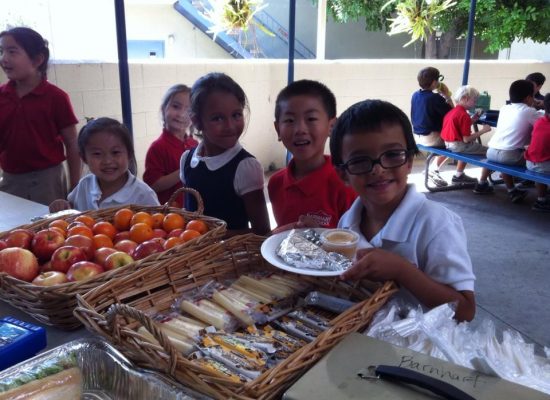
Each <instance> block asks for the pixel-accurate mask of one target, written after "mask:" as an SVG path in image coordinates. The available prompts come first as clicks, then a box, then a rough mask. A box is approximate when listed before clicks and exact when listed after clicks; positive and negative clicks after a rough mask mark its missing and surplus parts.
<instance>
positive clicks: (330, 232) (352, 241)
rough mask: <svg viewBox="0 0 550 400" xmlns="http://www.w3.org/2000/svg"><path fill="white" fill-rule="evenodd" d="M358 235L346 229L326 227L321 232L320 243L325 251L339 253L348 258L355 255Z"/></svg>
mask: <svg viewBox="0 0 550 400" xmlns="http://www.w3.org/2000/svg"><path fill="white" fill-rule="evenodd" d="M358 242H359V235H358V234H357V233H355V232H353V231H350V230H347V229H327V230H326V231H323V232H322V233H321V244H322V247H323V249H324V250H325V251H327V252H335V253H340V254H342V255H344V256H346V257H347V258H349V259H350V260H353V258H354V257H355V251H356V250H357V243H358Z"/></svg>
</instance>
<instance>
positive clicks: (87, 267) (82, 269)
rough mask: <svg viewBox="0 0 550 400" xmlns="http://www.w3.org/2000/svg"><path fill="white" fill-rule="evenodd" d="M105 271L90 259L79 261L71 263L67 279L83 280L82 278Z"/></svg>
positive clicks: (88, 277) (71, 280) (91, 276)
mask: <svg viewBox="0 0 550 400" xmlns="http://www.w3.org/2000/svg"><path fill="white" fill-rule="evenodd" d="M103 272H105V270H104V269H103V267H102V266H101V265H99V264H96V263H94V262H91V261H80V262H77V263H74V264H73V265H71V268H69V271H67V279H68V280H69V281H70V282H73V281H83V280H84V279H90V278H93V277H94V276H96V275H99V274H101V273H103Z"/></svg>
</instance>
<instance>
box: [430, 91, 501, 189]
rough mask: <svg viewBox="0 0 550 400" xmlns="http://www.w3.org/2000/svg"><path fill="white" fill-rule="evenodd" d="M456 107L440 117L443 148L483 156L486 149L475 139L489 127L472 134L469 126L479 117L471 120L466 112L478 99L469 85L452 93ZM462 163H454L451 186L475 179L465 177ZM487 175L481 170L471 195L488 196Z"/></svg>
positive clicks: (487, 173)
mask: <svg viewBox="0 0 550 400" xmlns="http://www.w3.org/2000/svg"><path fill="white" fill-rule="evenodd" d="M453 97H454V100H455V101H456V107H455V108H453V109H452V110H451V111H449V112H448V113H447V114H446V115H445V117H444V118H443V127H442V128H441V138H442V139H443V140H444V141H445V147H446V148H447V150H450V151H452V152H455V153H466V154H482V155H485V153H486V152H487V147H485V146H483V145H482V144H481V143H479V142H477V141H476V140H477V139H478V138H479V137H480V136H481V135H483V134H484V133H486V132H489V131H490V130H491V127H490V126H489V125H483V127H482V128H481V130H479V131H478V132H475V133H472V123H475V122H476V121H477V120H478V119H479V115H477V114H474V115H473V116H472V117H470V115H469V114H468V110H469V109H471V108H473V107H474V106H475V104H476V101H477V99H478V97H479V92H478V91H477V90H476V89H475V88H473V87H471V86H468V85H466V86H461V87H459V88H458V89H457V90H456V91H455V94H454V96H453ZM466 165H467V164H466V162H464V161H458V164H457V167H456V173H455V175H454V176H453V178H452V182H453V183H470V182H476V181H477V180H476V179H475V178H472V177H469V176H468V175H466V174H465V173H464V168H466ZM490 173H491V172H490V171H489V170H488V169H487V168H483V169H482V170H481V177H480V180H479V182H477V183H476V187H475V189H474V193H479V194H484V193H492V192H493V191H494V189H493V187H492V186H490V185H489V183H488V182H487V178H488V177H489V174H490Z"/></svg>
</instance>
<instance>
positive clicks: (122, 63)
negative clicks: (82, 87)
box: [115, 0, 133, 135]
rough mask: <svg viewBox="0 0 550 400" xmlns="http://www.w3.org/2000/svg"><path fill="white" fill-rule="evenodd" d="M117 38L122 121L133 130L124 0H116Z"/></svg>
mask: <svg viewBox="0 0 550 400" xmlns="http://www.w3.org/2000/svg"><path fill="white" fill-rule="evenodd" d="M115 18H116V39H117V48H118V76H119V80H120V100H121V103H122V121H123V122H124V125H126V127H127V128H128V129H129V130H130V132H132V135H133V131H132V103H131V101H130V73H129V71H128V44H127V41H126V17H125V12H124V0H115Z"/></svg>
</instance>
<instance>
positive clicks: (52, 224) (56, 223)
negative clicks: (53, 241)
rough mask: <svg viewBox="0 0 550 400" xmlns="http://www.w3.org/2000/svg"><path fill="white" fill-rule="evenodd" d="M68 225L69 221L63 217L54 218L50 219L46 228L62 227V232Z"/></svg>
mask: <svg viewBox="0 0 550 400" xmlns="http://www.w3.org/2000/svg"><path fill="white" fill-rule="evenodd" d="M68 226H69V223H68V222H67V221H65V220H64V219H56V220H55V221H52V222H50V223H49V224H48V228H59V229H62V230H63V232H65V231H66V230H67V227H68Z"/></svg>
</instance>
